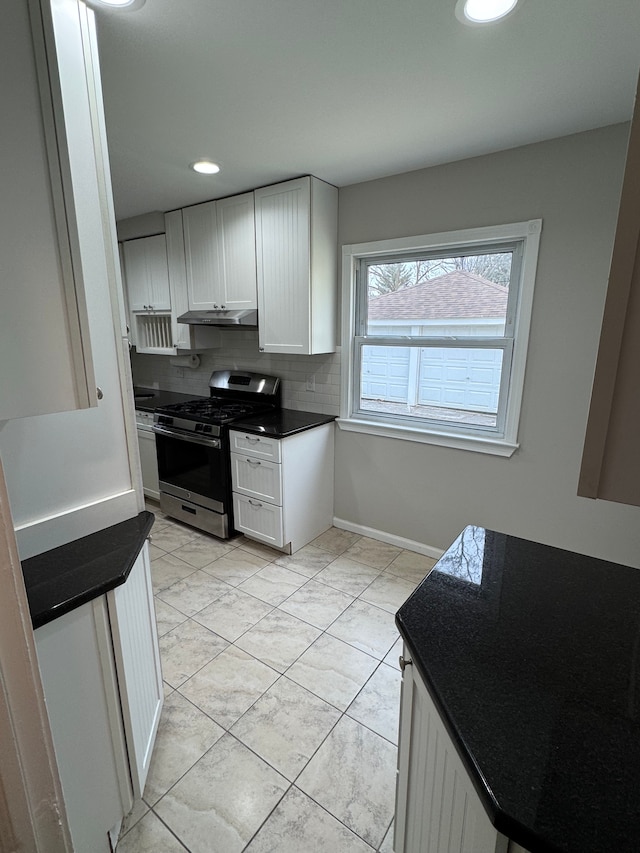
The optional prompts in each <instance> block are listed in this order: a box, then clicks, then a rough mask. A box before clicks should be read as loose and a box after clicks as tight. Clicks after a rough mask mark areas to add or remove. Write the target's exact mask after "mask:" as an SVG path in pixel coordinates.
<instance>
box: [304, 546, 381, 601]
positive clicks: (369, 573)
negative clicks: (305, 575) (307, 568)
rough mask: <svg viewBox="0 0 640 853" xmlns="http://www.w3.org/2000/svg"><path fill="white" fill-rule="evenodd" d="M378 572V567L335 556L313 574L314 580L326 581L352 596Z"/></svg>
mask: <svg viewBox="0 0 640 853" xmlns="http://www.w3.org/2000/svg"><path fill="white" fill-rule="evenodd" d="M379 574H380V569H374V568H372V567H371V566H365V565H364V563H358V562H356V561H355V560H350V559H348V558H347V557H344V556H343V557H336V559H335V560H334V561H333V562H332V563H329V565H328V566H327V567H326V569H323V570H322V571H321V572H318V574H317V575H316V576H315V578H314V580H316V581H318V582H319V583H326V584H328V585H329V586H332V587H333V588H334V589H339V590H341V591H342V592H346V593H347V594H348V595H353V596H354V597H355V596H357V595H360V593H361V592H364V591H365V589H366V588H367V587H368V586H369V584H370V583H371V582H372V581H374V580H375V579H376V578H377V577H378V575H379Z"/></svg>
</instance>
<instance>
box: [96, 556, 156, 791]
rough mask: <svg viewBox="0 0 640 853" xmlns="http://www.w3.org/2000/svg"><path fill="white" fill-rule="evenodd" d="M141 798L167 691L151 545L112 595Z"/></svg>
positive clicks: (134, 776) (113, 625) (126, 722)
mask: <svg viewBox="0 0 640 853" xmlns="http://www.w3.org/2000/svg"><path fill="white" fill-rule="evenodd" d="M107 599H108V603H109V615H110V618H111V630H112V634H113V648H114V654H115V659H116V669H117V672H118V685H119V689H120V695H121V698H122V713H123V717H124V725H125V732H126V736H127V749H128V752H129V765H130V768H131V779H132V782H133V787H134V795H135V797H136V798H137V797H141V796H142V792H143V790H144V784H145V782H146V779H147V773H148V771H149V763H150V761H151V753H152V750H153V745H154V743H155V738H156V732H157V730H158V723H159V721H160V712H161V711H162V703H163V695H164V694H163V690H162V674H161V669H160V653H159V649H158V636H157V631H156V622H155V609H154V604H153V589H152V587H151V571H150V568H149V557H148V551H147V545H146V543H145V545H144V548H143V549H142V551H141V552H140V554H139V556H138V559H137V560H136V562H135V564H134V566H133V568H132V569H131V572H130V574H129V577H128V578H127V581H126V583H125V584H123V585H122V586H118V587H116V588H115V589H114V590H112V591H111V592H110V593H109V594H108V596H107Z"/></svg>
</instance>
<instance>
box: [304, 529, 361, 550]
mask: <svg viewBox="0 0 640 853" xmlns="http://www.w3.org/2000/svg"><path fill="white" fill-rule="evenodd" d="M360 538H361V536H360V535H359V534H358V533H350V532H349V531H348V530H340V529H339V528H337V527H330V528H329V530H326V531H325V532H324V533H321V534H320V536H317V537H316V538H315V539H314V540H313V541H312V542H311V544H312V545H314V546H315V547H316V548H322V550H323V551H331V553H332V554H342V553H343V552H344V551H346V550H347V548H350V547H351V546H352V545H354V544H355V543H356V542H357V541H358V539H360Z"/></svg>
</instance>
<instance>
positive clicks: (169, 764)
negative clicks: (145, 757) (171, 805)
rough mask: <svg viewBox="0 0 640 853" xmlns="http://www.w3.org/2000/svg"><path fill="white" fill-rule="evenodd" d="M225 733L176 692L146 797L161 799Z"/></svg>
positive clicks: (166, 715)
mask: <svg viewBox="0 0 640 853" xmlns="http://www.w3.org/2000/svg"><path fill="white" fill-rule="evenodd" d="M223 734H224V729H223V728H221V727H220V726H219V725H218V724H217V723H214V722H213V720H212V719H210V718H209V717H208V716H207V715H206V714H204V713H203V712H202V711H200V710H198V708H196V707H195V706H194V705H192V703H191V702H188V701H187V700H186V699H185V698H184V696H182V695H181V694H180V693H179V692H177V691H174V692H173V693H172V694H171V696H169V698H168V699H167V700H166V701H165V703H164V708H163V709H162V716H161V717H160V725H159V726H158V734H157V737H156V744H155V747H154V749H153V755H152V757H151V764H150V766H149V775H148V776H147V783H146V785H145V788H144V799H145V800H146V802H147V803H149V804H150V805H153V804H154V803H155V802H157V801H158V800H159V799H160V797H162V796H163V794H166V792H167V791H168V790H169V788H170V787H171V786H172V785H174V784H175V783H176V782H177V781H178V779H180V778H181V777H182V776H184V774H185V773H186V772H187V770H189V769H190V768H191V767H193V765H194V764H195V763H196V761H198V759H200V758H202V756H203V755H204V754H205V752H206V751H207V750H208V749H209V748H210V747H212V746H213V744H214V743H215V742H216V741H217V740H219V739H220V738H221V737H222V735H223Z"/></svg>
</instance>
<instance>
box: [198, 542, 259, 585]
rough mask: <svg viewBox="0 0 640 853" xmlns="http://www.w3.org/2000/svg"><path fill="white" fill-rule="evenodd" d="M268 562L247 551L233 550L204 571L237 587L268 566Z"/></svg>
mask: <svg viewBox="0 0 640 853" xmlns="http://www.w3.org/2000/svg"><path fill="white" fill-rule="evenodd" d="M268 563H269V561H268V560H265V558H264V557H257V556H256V555H255V554H250V553H249V552H248V551H243V550H241V549H240V548H234V549H233V550H232V551H229V552H228V553H227V554H225V555H224V556H223V557H219V558H218V559H217V560H214V562H213V563H209V564H208V565H207V566H205V567H204V571H205V572H207V573H208V574H210V575H213V576H214V577H216V578H219V579H220V580H222V581H224V582H225V583H228V584H229V585H230V586H238V584H241V583H242V582H243V581H246V580H247V578H250V577H251V576H252V575H255V573H256V572H257V571H259V570H260V569H262V568H264V566H266V565H268Z"/></svg>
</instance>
